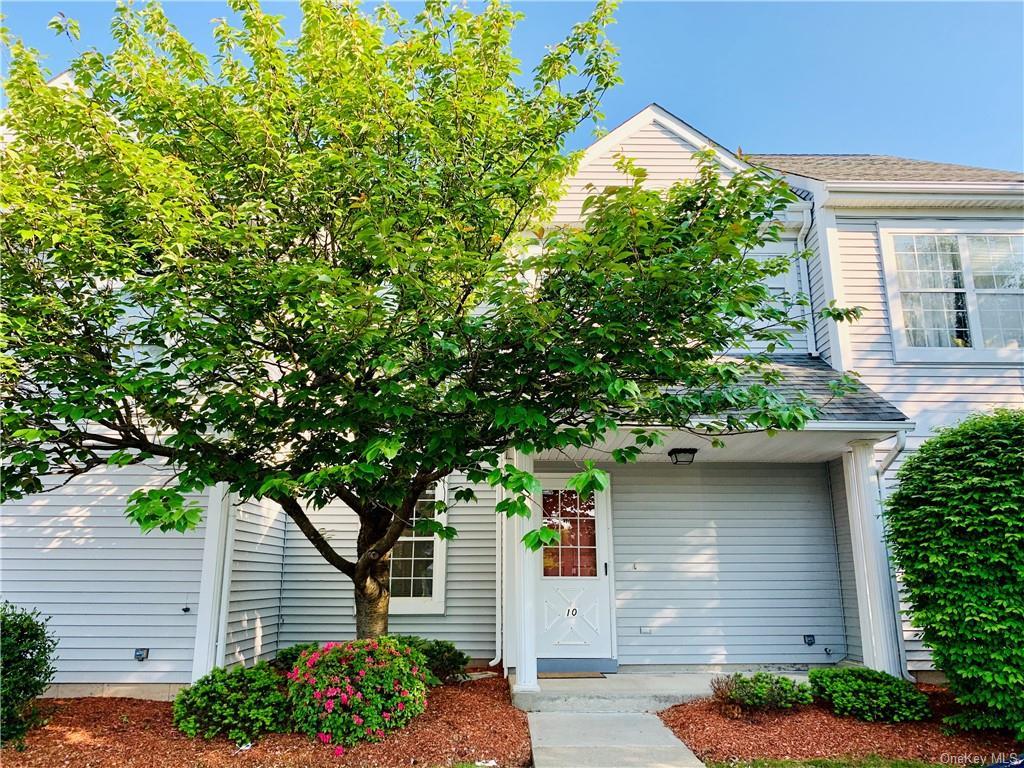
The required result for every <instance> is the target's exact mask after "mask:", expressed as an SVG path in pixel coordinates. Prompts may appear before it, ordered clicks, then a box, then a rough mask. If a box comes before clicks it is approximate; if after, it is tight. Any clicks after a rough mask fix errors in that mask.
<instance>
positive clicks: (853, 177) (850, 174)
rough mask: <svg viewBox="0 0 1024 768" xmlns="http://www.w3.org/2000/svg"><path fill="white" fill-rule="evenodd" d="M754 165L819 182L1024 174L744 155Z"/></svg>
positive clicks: (858, 159) (886, 158) (881, 158)
mask: <svg viewBox="0 0 1024 768" xmlns="http://www.w3.org/2000/svg"><path fill="white" fill-rule="evenodd" d="M745 157H746V158H748V159H749V160H751V161H752V162H754V163H757V164H758V165H766V166H768V167H769V168H774V169H775V170H777V171H781V172H782V173H792V174H795V175H797V176H806V177H808V178H811V179H818V180H820V181H963V182H971V181H981V182H984V181H1019V182H1022V183H1024V173H1018V172H1016V171H1000V170H995V169H991V168H975V167H973V166H969V165H954V164H953V163H934V162H931V161H929V160H911V159H910V158H906V157H894V156H892V155H745Z"/></svg>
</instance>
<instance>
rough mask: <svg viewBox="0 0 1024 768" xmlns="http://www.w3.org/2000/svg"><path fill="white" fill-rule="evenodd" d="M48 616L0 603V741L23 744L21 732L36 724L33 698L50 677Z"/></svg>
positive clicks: (52, 647) (53, 643)
mask: <svg viewBox="0 0 1024 768" xmlns="http://www.w3.org/2000/svg"><path fill="white" fill-rule="evenodd" d="M48 621H49V619H44V618H42V617H41V616H40V614H39V611H28V610H25V609H24V608H19V607H18V606H16V605H14V604H12V603H9V602H7V601H6V600H5V601H4V602H3V604H2V605H0V741H2V742H3V743H4V744H5V745H7V744H10V745H12V746H14V747H15V748H16V749H22V748H24V744H25V734H26V733H28V731H29V730H30V729H31V728H33V727H35V726H36V725H38V724H39V722H40V719H41V718H40V715H39V712H38V710H37V709H36V707H35V703H34V701H33V700H34V699H35V698H36V697H37V696H41V695H42V694H43V692H44V691H45V690H46V686H48V685H49V684H50V681H51V680H53V675H54V673H55V671H56V670H55V669H54V666H53V661H54V655H53V652H54V650H56V648H57V640H56V638H55V637H54V636H53V635H52V634H50V632H49V629H48V627H47V626H46V623H47V622H48Z"/></svg>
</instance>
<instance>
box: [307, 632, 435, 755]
mask: <svg viewBox="0 0 1024 768" xmlns="http://www.w3.org/2000/svg"><path fill="white" fill-rule="evenodd" d="M288 680H289V683H288V696H289V698H290V699H291V703H292V715H293V717H294V718H295V728H296V730H297V731H299V732H300V733H305V734H306V735H307V736H309V737H310V738H313V739H317V740H318V741H320V743H322V744H329V745H332V746H334V747H335V751H336V752H338V754H341V752H343V751H344V748H345V747H346V746H349V745H352V744H355V743H356V742H359V741H377V740H378V739H381V738H383V736H384V733H385V732H386V731H388V730H392V729H395V728H402V727H403V726H405V725H408V723H409V722H410V721H411V720H412V719H413V718H414V717H415V716H416V715H418V714H420V713H421V712H423V710H424V709H425V708H426V704H427V666H426V659H425V658H424V657H423V654H422V653H420V652H419V651H417V650H415V649H414V648H412V647H411V646H409V645H407V644H405V643H402V642H400V641H398V640H396V639H395V638H391V637H381V638H379V639H377V640H352V641H349V642H345V643H327V644H326V645H325V646H324V647H323V648H320V649H317V650H315V651H308V652H305V653H303V654H302V655H301V656H300V659H299V664H298V666H297V667H296V669H295V670H293V671H292V672H289V673H288Z"/></svg>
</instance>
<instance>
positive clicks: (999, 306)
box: [880, 222, 1024, 362]
mask: <svg viewBox="0 0 1024 768" xmlns="http://www.w3.org/2000/svg"><path fill="white" fill-rule="evenodd" d="M880 232H881V237H882V253H883V257H884V260H885V268H886V283H887V286H888V293H889V307H890V311H891V314H892V327H893V338H894V353H895V356H896V360H897V361H898V362H956V361H962V362H1001V361H1005V362H1012V361H1015V360H1016V361H1020V360H1024V233H1022V232H1020V231H1016V230H1014V229H1010V228H1000V227H999V226H998V225H991V224H980V225H978V227H977V228H976V229H975V228H970V229H967V228H965V229H962V230H960V229H957V230H953V229H949V228H944V227H943V225H942V224H941V223H939V222H936V223H934V225H932V226H927V227H922V225H921V223H920V222H891V223H889V224H888V225H885V224H883V225H882V227H881V228H880Z"/></svg>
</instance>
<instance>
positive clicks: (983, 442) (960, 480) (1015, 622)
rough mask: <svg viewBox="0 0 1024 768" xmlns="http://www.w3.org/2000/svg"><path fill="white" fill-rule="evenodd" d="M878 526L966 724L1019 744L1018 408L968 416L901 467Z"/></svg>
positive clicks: (1021, 487) (1022, 537)
mask: <svg viewBox="0 0 1024 768" xmlns="http://www.w3.org/2000/svg"><path fill="white" fill-rule="evenodd" d="M898 478H899V487H898V488H897V489H896V490H895V491H894V492H893V493H892V495H891V496H890V497H889V501H888V504H887V510H886V527H887V529H888V538H889V544H890V548H891V550H892V553H893V557H894V560H895V562H896V564H897V566H898V567H899V569H900V570H901V571H902V577H901V578H902V581H903V585H904V587H905V588H906V594H907V601H908V603H909V604H910V612H911V614H912V616H913V620H914V624H915V625H916V626H917V627H918V628H919V629H920V630H921V632H922V636H923V639H924V641H925V642H926V643H927V644H928V645H929V646H930V647H931V649H932V653H933V657H934V660H935V664H936V666H937V667H938V668H939V669H941V670H942V671H943V672H944V673H945V674H946V677H947V678H948V679H949V687H950V689H951V690H952V692H953V694H954V695H955V696H956V699H957V701H958V702H959V703H960V704H961V705H962V706H963V707H964V709H963V711H962V712H960V713H958V714H957V715H955V716H953V717H951V718H948V719H947V722H948V723H950V724H951V725H955V726H959V727H966V728H1005V729H1009V730H1010V731H1012V732H1013V733H1014V734H1015V735H1016V736H1017V738H1018V739H1024V695H1021V691H1022V690H1024V642H1021V638H1022V637H1024V560H1022V559H1021V542H1022V541H1024V512H1022V510H1024V411H1021V410H1015V411H1014V410H1000V411H996V412H995V413H992V414H987V415H985V414H979V415H977V416H972V417H970V418H968V419H966V420H964V421H963V422H961V423H960V424H959V425H957V426H955V427H951V428H948V429H944V430H941V431H940V432H939V433H938V435H936V436H935V437H932V438H930V439H929V440H926V441H925V442H924V443H923V444H922V445H921V447H920V448H919V449H918V451H917V452H916V453H914V454H913V455H912V456H910V457H909V458H908V459H907V460H906V461H905V462H904V463H903V466H902V467H901V468H900V471H899V474H898Z"/></svg>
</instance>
